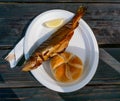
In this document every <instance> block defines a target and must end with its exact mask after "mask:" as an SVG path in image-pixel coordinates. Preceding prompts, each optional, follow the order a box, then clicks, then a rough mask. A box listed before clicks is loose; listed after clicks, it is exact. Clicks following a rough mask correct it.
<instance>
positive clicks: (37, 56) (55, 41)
mask: <svg viewBox="0 0 120 101" xmlns="http://www.w3.org/2000/svg"><path fill="white" fill-rule="evenodd" d="M85 12H86V7H83V6H82V7H80V8H79V9H78V10H77V12H76V14H75V16H74V17H73V18H72V19H71V20H70V21H69V22H68V23H66V24H65V25H63V26H62V27H61V28H60V29H58V30H57V31H56V32H55V33H53V34H52V35H51V36H50V37H49V38H48V39H47V40H45V41H44V42H43V43H42V44H41V45H40V46H39V47H38V48H37V49H36V50H35V51H34V52H33V53H32V55H31V56H30V58H29V59H28V60H27V61H26V62H25V63H24V65H23V68H22V71H30V70H32V69H35V68H37V67H38V66H40V65H41V64H42V62H43V61H46V60H48V59H49V58H51V57H53V56H55V55H56V54H59V53H62V52H64V51H65V49H66V48H67V46H68V44H69V41H70V39H71V38H72V36H73V34H74V30H75V28H76V27H77V26H78V24H79V23H78V21H79V20H80V18H81V17H82V16H83V15H84V14H85Z"/></svg>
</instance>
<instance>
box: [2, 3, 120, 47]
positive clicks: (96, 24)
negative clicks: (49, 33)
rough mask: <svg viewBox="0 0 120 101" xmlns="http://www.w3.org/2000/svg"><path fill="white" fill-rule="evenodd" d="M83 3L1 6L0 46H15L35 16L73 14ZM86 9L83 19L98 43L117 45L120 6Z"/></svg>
mask: <svg viewBox="0 0 120 101" xmlns="http://www.w3.org/2000/svg"><path fill="white" fill-rule="evenodd" d="M82 4H84V3H50V4H49V3H35V4H34V3H33V4H31V3H30V4H29V3H25V4H22V3H10V4H9V3H7V4H6V3H5V4H0V22H1V24H0V46H4V47H5V46H6V47H7V46H13V45H15V43H17V42H18V40H20V38H21V37H23V36H24V35H25V31H26V29H27V27H28V25H29V24H30V22H31V21H32V20H33V19H34V18H35V17H36V16H37V15H38V14H40V13H42V12H44V11H47V10H50V9H65V10H68V11H71V12H75V11H76V9H77V8H78V7H79V6H80V5H82ZM86 6H88V11H87V13H86V15H85V16H84V17H83V19H84V20H85V21H86V22H87V23H88V24H89V25H90V27H91V28H92V30H93V32H94V34H95V36H96V38H97V42H98V44H99V45H101V44H114V45H115V44H120V37H119V36H120V5H119V3H118V4H117V3H116V4H109V3H106V4H104V3H100V4H99V3H89V4H86ZM71 8H72V9H71ZM8 40H9V43H8Z"/></svg>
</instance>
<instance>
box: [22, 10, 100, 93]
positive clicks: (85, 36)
mask: <svg viewBox="0 0 120 101" xmlns="http://www.w3.org/2000/svg"><path fill="white" fill-rule="evenodd" d="M73 16H74V14H73V13H71V12H69V11H65V10H58V9H56V10H49V11H46V12H44V13H42V14H40V15H38V16H37V17H36V18H35V19H34V20H33V21H32V23H31V24H30V26H29V27H28V29H27V32H26V35H25V42H24V55H25V58H26V59H28V58H29V56H30V54H31V53H32V51H33V50H34V49H35V48H36V47H38V46H39V44H41V43H42V42H43V41H44V40H46V39H47V38H48V37H49V36H50V35H51V34H52V33H53V32H55V31H56V30H57V29H52V28H46V27H45V26H44V24H43V23H44V22H45V21H48V20H51V19H57V18H64V20H65V22H67V21H69V20H70V19H71V18H72V17H73ZM67 51H70V52H72V53H74V54H76V55H77V56H79V57H80V58H81V59H82V61H83V64H84V72H83V75H82V77H81V78H80V79H79V80H78V81H77V82H74V83H71V84H62V83H59V82H57V81H56V80H55V79H54V78H53V76H52V74H51V71H50V67H49V61H46V62H44V63H43V64H42V65H41V66H39V67H38V68H37V69H35V70H32V71H31V73H32V74H33V76H34V77H35V78H36V79H37V80H38V81H39V82H40V83H41V84H43V85H44V86H46V87H47V88H49V89H52V90H54V91H58V92H72V91H75V90H78V89H80V88H82V87H84V86H85V85H86V84H87V83H88V82H89V81H90V80H91V79H92V77H93V75H94V74H95V71H96V69H97V65H98V58H99V51H98V45H97V42H96V39H95V37H94V34H93V32H92V30H91V29H90V27H89V26H88V25H87V23H86V22H85V21H84V20H83V19H81V20H80V21H79V26H78V27H77V28H76V30H75V31H74V35H73V37H72V39H71V41H70V43H69V46H68V48H67Z"/></svg>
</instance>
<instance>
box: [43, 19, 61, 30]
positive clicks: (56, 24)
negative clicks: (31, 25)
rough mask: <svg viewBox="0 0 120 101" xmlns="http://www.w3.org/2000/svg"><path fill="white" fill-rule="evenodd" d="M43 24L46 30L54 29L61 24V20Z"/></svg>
mask: <svg viewBox="0 0 120 101" xmlns="http://www.w3.org/2000/svg"><path fill="white" fill-rule="evenodd" d="M44 24H45V26H46V27H48V28H56V27H59V26H61V25H62V24H63V19H62V18H60V19H53V20H49V21H46V22H45V23H44Z"/></svg>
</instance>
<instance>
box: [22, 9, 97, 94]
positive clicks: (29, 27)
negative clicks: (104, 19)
mask: <svg viewBox="0 0 120 101" xmlns="http://www.w3.org/2000/svg"><path fill="white" fill-rule="evenodd" d="M53 11H54V12H58V11H60V12H68V13H71V14H73V15H74V13H72V12H70V11H67V10H63V9H52V10H48V11H45V12H43V13H41V14H39V15H38V16H36V17H35V18H34V19H33V20H32V22H31V23H30V25H29V26H28V28H27V31H26V33H25V38H24V55H25V59H27V58H28V56H26V52H25V49H26V48H25V47H26V44H27V43H26V40H27V35H28V34H27V33H29V29H31V27H32V25H33V24H34V23H35V22H36V21H37V20H38V19H39V18H40V17H42V16H44V14H47V13H50V12H53ZM81 21H82V22H83V23H84V24H85V26H87V29H88V30H89V32H90V33H91V34H90V35H92V36H91V37H92V39H94V40H93V41H94V43H93V44H94V46H95V48H96V51H97V55H95V56H94V59H95V60H96V61H94V62H93V64H94V68H91V70H90V71H92V72H89V74H88V75H89V76H88V75H87V77H86V78H85V79H86V80H83V81H84V82H83V81H82V82H83V83H84V85H82V86H81V87H79V88H77V87H76V89H75V88H74V89H72V90H71V89H70V90H69V89H68V88H69V87H67V86H66V88H67V89H68V90H62V89H56V88H55V89H54V87H52V88H51V87H48V86H46V85H48V84H45V83H42V82H40V81H39V79H38V78H37V77H36V76H35V74H34V70H32V71H30V72H31V73H32V75H33V77H34V78H35V79H36V80H38V82H39V83H41V84H42V85H44V86H46V87H47V88H49V89H51V90H54V91H57V92H63V93H65V92H73V91H76V90H78V89H80V88H82V87H84V86H85V85H86V84H88V82H90V80H91V79H92V78H93V76H94V75H95V72H96V70H97V67H98V61H99V49H98V44H97V40H96V38H95V36H94V33H93V31H92V29H91V28H90V27H89V25H88V24H87V23H86V22H85V21H84V20H83V19H81ZM27 41H28V40H27ZM92 67H93V66H92ZM93 69H94V70H93ZM79 85H80V84H79Z"/></svg>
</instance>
